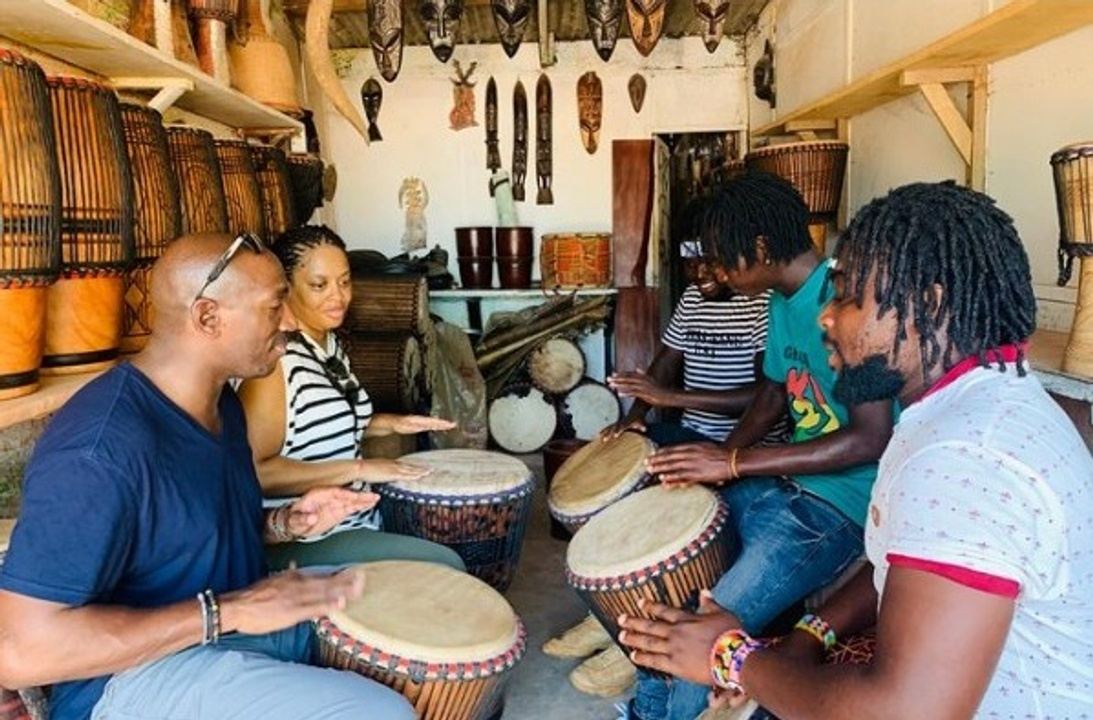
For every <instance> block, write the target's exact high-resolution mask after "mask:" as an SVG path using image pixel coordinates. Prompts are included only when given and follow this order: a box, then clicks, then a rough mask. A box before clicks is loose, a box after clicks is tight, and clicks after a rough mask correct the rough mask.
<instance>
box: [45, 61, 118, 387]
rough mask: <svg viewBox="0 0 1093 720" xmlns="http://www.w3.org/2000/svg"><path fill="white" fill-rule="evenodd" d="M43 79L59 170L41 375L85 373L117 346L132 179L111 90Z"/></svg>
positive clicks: (107, 361)
mask: <svg viewBox="0 0 1093 720" xmlns="http://www.w3.org/2000/svg"><path fill="white" fill-rule="evenodd" d="M46 82H47V83H48V85H49V93H50V101H51V104H52V108H53V129H54V136H55V138H56V142H57V159H58V166H59V167H60V172H61V277H60V279H59V280H58V281H57V282H56V283H54V284H53V286H51V287H50V289H49V294H48V304H47V308H46V319H47V320H46V342H45V354H44V356H43V358H42V370H43V372H49V373H59V374H63V373H72V372H86V371H90V370H95V369H99V368H102V367H106V366H108V365H111V364H113V363H114V362H115V361H116V359H117V357H118V352H119V348H120V345H121V332H122V318H123V316H124V313H123V311H122V306H123V304H124V301H123V297H124V293H125V274H126V270H127V269H128V267H129V265H130V263H131V262H132V261H133V206H134V203H133V179H132V177H131V174H130V168H129V157H128V155H127V154H126V150H125V136H124V131H123V130H122V123H121V109H120V107H119V105H118V99H117V97H116V96H115V95H114V92H113V91H112V90H111V89H110V88H108V87H106V86H104V85H101V84H99V83H96V82H92V81H89V80H83V79H79V78H70V77H51V78H48V79H47V81H46Z"/></svg>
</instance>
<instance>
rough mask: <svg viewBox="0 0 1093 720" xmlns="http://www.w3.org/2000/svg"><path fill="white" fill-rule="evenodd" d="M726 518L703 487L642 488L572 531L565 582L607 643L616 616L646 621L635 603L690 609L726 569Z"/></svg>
mask: <svg viewBox="0 0 1093 720" xmlns="http://www.w3.org/2000/svg"><path fill="white" fill-rule="evenodd" d="M728 517H729V510H728V506H726V505H725V503H724V502H723V501H722V500H721V499H720V498H718V496H717V495H716V494H714V493H713V492H711V491H710V490H707V489H706V488H704V487H700V486H697V485H692V486H690V487H686V488H675V489H671V490H670V489H668V488H665V487H664V486H663V485H655V486H653V487H650V488H646V489H645V490H641V491H639V492H636V493H634V494H632V495H629V496H627V497H625V498H623V499H622V500H619V501H618V502H616V503H615V504H614V505H612V506H610V507H608V508H607V509H605V510H603V511H602V512H600V513H599V514H598V515H596V516H594V517H593V518H592V519H590V520H589V521H588V522H587V523H585V525H584V527H582V528H581V529H580V530H578V531H577V534H576V535H574V536H573V540H571V541H570V543H569V548H568V550H567V552H566V581H567V582H568V583H569V584H570V586H571V587H573V588H574V589H576V591H577V593H578V594H579V595H580V596H581V598H582V599H583V600H584V601H585V602H586V603H587V604H588V606H589V608H590V609H591V610H592V614H593V615H595V616H596V618H597V619H598V620H599V621H600V622H601V623H602V624H603V626H604V627H605V628H607V631H608V632H609V633H610V634H611V637H613V638H617V637H618V634H619V627H618V622H617V619H618V617H619V615H623V614H626V615H631V616H638V617H648V615H646V613H644V612H643V611H642V610H641V609H640V608H639V607H638V601H640V600H642V599H645V600H651V601H653V602H658V603H662V604H664V605H670V606H672V607H678V608H691V609H694V608H696V607H697V606H698V594H699V592H700V591H702V590H704V589H707V588H712V587H713V586H714V585H715V584H717V581H718V579H719V578H720V577H721V576H722V575H723V574H724V573H725V571H726V570H727V569H728V568H729V562H730V559H731V555H730V550H731V548H730V544H729V540H728V537H727V536H726V534H725V532H724V530H725V525H726V522H727V521H728Z"/></svg>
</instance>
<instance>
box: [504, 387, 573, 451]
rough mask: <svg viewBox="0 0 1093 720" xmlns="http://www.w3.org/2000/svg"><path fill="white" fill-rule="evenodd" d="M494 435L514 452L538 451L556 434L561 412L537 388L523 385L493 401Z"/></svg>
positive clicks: (507, 448) (505, 447)
mask: <svg viewBox="0 0 1093 720" xmlns="http://www.w3.org/2000/svg"><path fill="white" fill-rule="evenodd" d="M489 426H490V436H491V437H492V438H493V441H494V442H495V443H497V444H498V445H499V446H500V447H501V448H502V449H504V450H508V451H509V452H511V453H518V454H520V453H531V452H538V451H539V450H541V449H542V448H543V446H544V445H546V444H547V442H548V441H549V440H550V438H552V437H554V431H555V430H556V429H557V427H558V411H557V410H555V408H554V405H553V404H552V403H551V402H549V401H548V400H547V399H546V397H545V396H544V395H543V393H542V392H540V391H539V390H538V389H537V388H533V387H521V388H519V389H514V390H512V391H510V392H507V393H505V394H504V395H500V396H498V397H497V398H496V399H495V400H494V401H493V402H491V403H490V409H489Z"/></svg>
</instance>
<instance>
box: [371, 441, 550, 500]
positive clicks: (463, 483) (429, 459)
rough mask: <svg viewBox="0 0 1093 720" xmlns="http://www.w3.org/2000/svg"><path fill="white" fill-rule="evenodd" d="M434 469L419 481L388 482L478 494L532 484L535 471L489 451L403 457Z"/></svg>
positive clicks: (430, 491)
mask: <svg viewBox="0 0 1093 720" xmlns="http://www.w3.org/2000/svg"><path fill="white" fill-rule="evenodd" d="M399 461H400V462H406V463H410V464H413V465H425V466H427V467H429V468H432V472H430V473H429V474H428V475H426V476H425V477H422V478H417V479H415V480H398V481H396V482H392V483H385V487H392V488H397V489H399V490H403V491H405V492H408V493H414V494H416V495H431V496H451V497H464V498H466V497H474V496H478V495H497V494H503V493H508V492H512V491H515V490H520V489H522V488H526V487H530V485H531V482H532V474H531V470H529V469H528V466H527V465H525V464H524V463H523V462H521V461H520V460H518V459H516V458H514V457H509V456H508V455H503V454H502V453H497V452H489V451H488V450H427V451H425V452H417V453H411V454H409V455H403V456H402V457H401V458H399Z"/></svg>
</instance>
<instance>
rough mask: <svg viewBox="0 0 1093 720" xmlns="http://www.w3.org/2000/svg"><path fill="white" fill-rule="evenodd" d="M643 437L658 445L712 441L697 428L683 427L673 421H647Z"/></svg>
mask: <svg viewBox="0 0 1093 720" xmlns="http://www.w3.org/2000/svg"><path fill="white" fill-rule="evenodd" d="M645 437H647V438H649V439H650V440H652V441H653V442H655V443H656V444H657V445H659V446H660V447H667V446H668V445H682V444H683V443H693V442H713V441H712V440H710V439H709V438H708V437H706V436H705V435H703V434H702V433H700V432H698V431H697V430H692V429H691V428H689V427H683V426H682V425H680V424H679V423H674V422H655V423H649V425H648V426H647V427H646V428H645Z"/></svg>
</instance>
